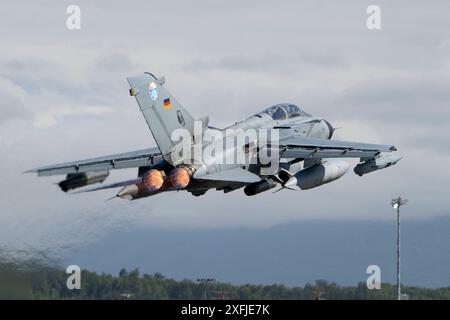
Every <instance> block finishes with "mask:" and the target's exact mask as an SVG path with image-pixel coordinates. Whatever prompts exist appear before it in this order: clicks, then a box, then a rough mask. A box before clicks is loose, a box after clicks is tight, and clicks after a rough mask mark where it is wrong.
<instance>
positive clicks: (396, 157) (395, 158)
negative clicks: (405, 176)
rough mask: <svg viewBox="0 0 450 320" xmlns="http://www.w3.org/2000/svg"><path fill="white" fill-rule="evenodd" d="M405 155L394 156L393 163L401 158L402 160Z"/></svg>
mask: <svg viewBox="0 0 450 320" xmlns="http://www.w3.org/2000/svg"><path fill="white" fill-rule="evenodd" d="M402 158H403V156H392V164H396V163H397V162H399V161H400V160H402Z"/></svg>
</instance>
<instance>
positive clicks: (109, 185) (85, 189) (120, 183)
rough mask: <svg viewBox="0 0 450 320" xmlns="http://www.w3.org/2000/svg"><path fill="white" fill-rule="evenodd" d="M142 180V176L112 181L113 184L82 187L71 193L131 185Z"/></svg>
mask: <svg viewBox="0 0 450 320" xmlns="http://www.w3.org/2000/svg"><path fill="white" fill-rule="evenodd" d="M141 181H142V178H136V179H132V180H126V181H120V182H115V183H111V184H106V185H101V186H98V187H92V188H84V189H81V190H78V191H74V192H71V194H77V193H83V192H92V191H97V190H105V189H113V188H119V187H124V186H129V185H131V184H137V183H139V182H141Z"/></svg>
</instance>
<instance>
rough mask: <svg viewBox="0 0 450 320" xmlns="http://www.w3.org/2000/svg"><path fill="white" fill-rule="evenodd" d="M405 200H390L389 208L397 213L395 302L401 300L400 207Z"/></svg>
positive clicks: (399, 198)
mask: <svg viewBox="0 0 450 320" xmlns="http://www.w3.org/2000/svg"><path fill="white" fill-rule="evenodd" d="M407 203H408V200H407V199H402V198H401V197H398V198H395V199H392V200H391V206H392V208H394V209H395V210H396V211H397V300H401V296H402V294H401V289H400V207H401V206H403V205H405V204H407Z"/></svg>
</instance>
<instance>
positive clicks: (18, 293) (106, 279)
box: [0, 264, 450, 300]
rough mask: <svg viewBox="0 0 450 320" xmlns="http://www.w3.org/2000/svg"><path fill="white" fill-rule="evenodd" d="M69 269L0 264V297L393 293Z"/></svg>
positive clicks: (440, 294)
mask: <svg viewBox="0 0 450 320" xmlns="http://www.w3.org/2000/svg"><path fill="white" fill-rule="evenodd" d="M68 276H69V275H68V274H67V273H66V272H65V270H63V269H62V268H59V267H53V266H42V265H33V266H31V267H30V266H29V265H28V266H26V267H18V266H16V265H14V264H2V265H0V298H2V299H8V298H9V299H14V298H19V299H250V300H252V299H327V300H328V299H329V300H341V299H352V300H353V299H356V300H359V299H383V300H391V299H395V298H396V288H395V286H394V285H391V284H388V283H383V284H382V285H381V289H380V290H369V289H367V287H366V284H365V283H363V282H361V283H358V284H357V285H356V286H340V285H337V284H336V283H333V282H327V281H325V280H316V281H315V282H314V283H307V284H306V285H304V286H303V287H300V286H299V287H288V286H285V285H282V284H273V285H253V284H244V285H232V284H229V283H221V282H212V281H203V282H198V281H192V280H181V281H177V280H174V279H169V278H166V277H164V276H163V275H162V274H161V273H155V274H152V275H149V274H141V273H140V272H139V269H134V270H130V271H128V270H126V269H122V270H120V272H119V273H118V275H116V276H113V275H111V274H105V273H102V274H98V273H96V272H91V271H88V270H82V271H81V288H80V289H79V290H77V289H75V290H69V289H68V288H67V284H66V281H67V278H68ZM402 291H403V293H406V294H407V295H408V296H409V298H410V299H450V286H448V287H443V288H420V287H411V286H405V287H402Z"/></svg>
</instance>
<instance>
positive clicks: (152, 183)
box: [142, 169, 164, 191]
mask: <svg viewBox="0 0 450 320" xmlns="http://www.w3.org/2000/svg"><path fill="white" fill-rule="evenodd" d="M142 183H143V184H144V186H145V187H146V188H147V189H148V190H149V191H155V190H159V189H160V188H161V187H162V185H163V183H164V176H163V173H162V172H161V171H159V170H155V169H152V170H150V171H149V172H147V173H146V174H145V175H144V176H143V177H142Z"/></svg>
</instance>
